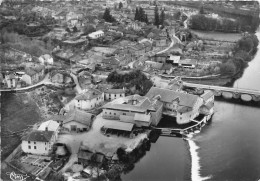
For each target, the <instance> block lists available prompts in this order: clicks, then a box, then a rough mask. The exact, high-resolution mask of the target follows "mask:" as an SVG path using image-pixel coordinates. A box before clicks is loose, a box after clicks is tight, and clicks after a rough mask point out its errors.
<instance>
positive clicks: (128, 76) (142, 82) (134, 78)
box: [107, 70, 153, 95]
mask: <svg viewBox="0 0 260 181" xmlns="http://www.w3.org/2000/svg"><path fill="white" fill-rule="evenodd" d="M107 82H112V83H120V85H121V86H122V85H123V84H124V85H125V86H126V87H129V88H131V87H135V88H136V90H137V91H139V94H140V95H145V94H146V93H147V92H148V91H149V90H150V88H151V87H152V86H153V83H152V81H151V80H149V79H148V78H147V77H146V76H145V74H144V73H142V72H141V71H140V70H134V71H131V72H129V73H125V74H120V73H118V72H117V71H113V72H111V73H110V74H109V75H108V77H107Z"/></svg>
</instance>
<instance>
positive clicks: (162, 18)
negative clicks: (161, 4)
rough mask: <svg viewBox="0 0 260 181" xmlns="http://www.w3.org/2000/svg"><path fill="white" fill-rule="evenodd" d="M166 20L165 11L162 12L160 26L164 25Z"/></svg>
mask: <svg viewBox="0 0 260 181" xmlns="http://www.w3.org/2000/svg"><path fill="white" fill-rule="evenodd" d="M164 20H165V13H164V10H162V11H161V17H160V24H161V25H164Z"/></svg>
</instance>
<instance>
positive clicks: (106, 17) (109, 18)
mask: <svg viewBox="0 0 260 181" xmlns="http://www.w3.org/2000/svg"><path fill="white" fill-rule="evenodd" d="M103 19H104V20H105V21H107V22H110V23H112V22H115V21H116V20H115V18H114V17H113V16H112V15H111V14H110V10H109V8H106V10H105V12H104V15H103Z"/></svg>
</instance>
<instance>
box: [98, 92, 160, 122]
mask: <svg viewBox="0 0 260 181" xmlns="http://www.w3.org/2000/svg"><path fill="white" fill-rule="evenodd" d="M162 107H163V105H162V103H161V102H160V101H158V100H157V99H156V98H155V99H149V98H147V97H143V96H139V95H133V96H127V97H122V98H118V99H116V100H113V101H112V102H110V103H108V104H106V105H104V106H103V113H102V117H103V118H105V119H112V120H115V122H120V123H118V124H123V123H127V124H128V125H129V124H132V125H135V126H137V127H143V126H144V127H149V126H150V125H157V124H158V123H159V121H160V119H161V115H162ZM116 124H117V123H116ZM116 124H115V126H116Z"/></svg>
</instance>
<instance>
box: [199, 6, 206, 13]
mask: <svg viewBox="0 0 260 181" xmlns="http://www.w3.org/2000/svg"><path fill="white" fill-rule="evenodd" d="M199 13H200V14H205V11H204V6H201V7H200V10H199Z"/></svg>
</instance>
